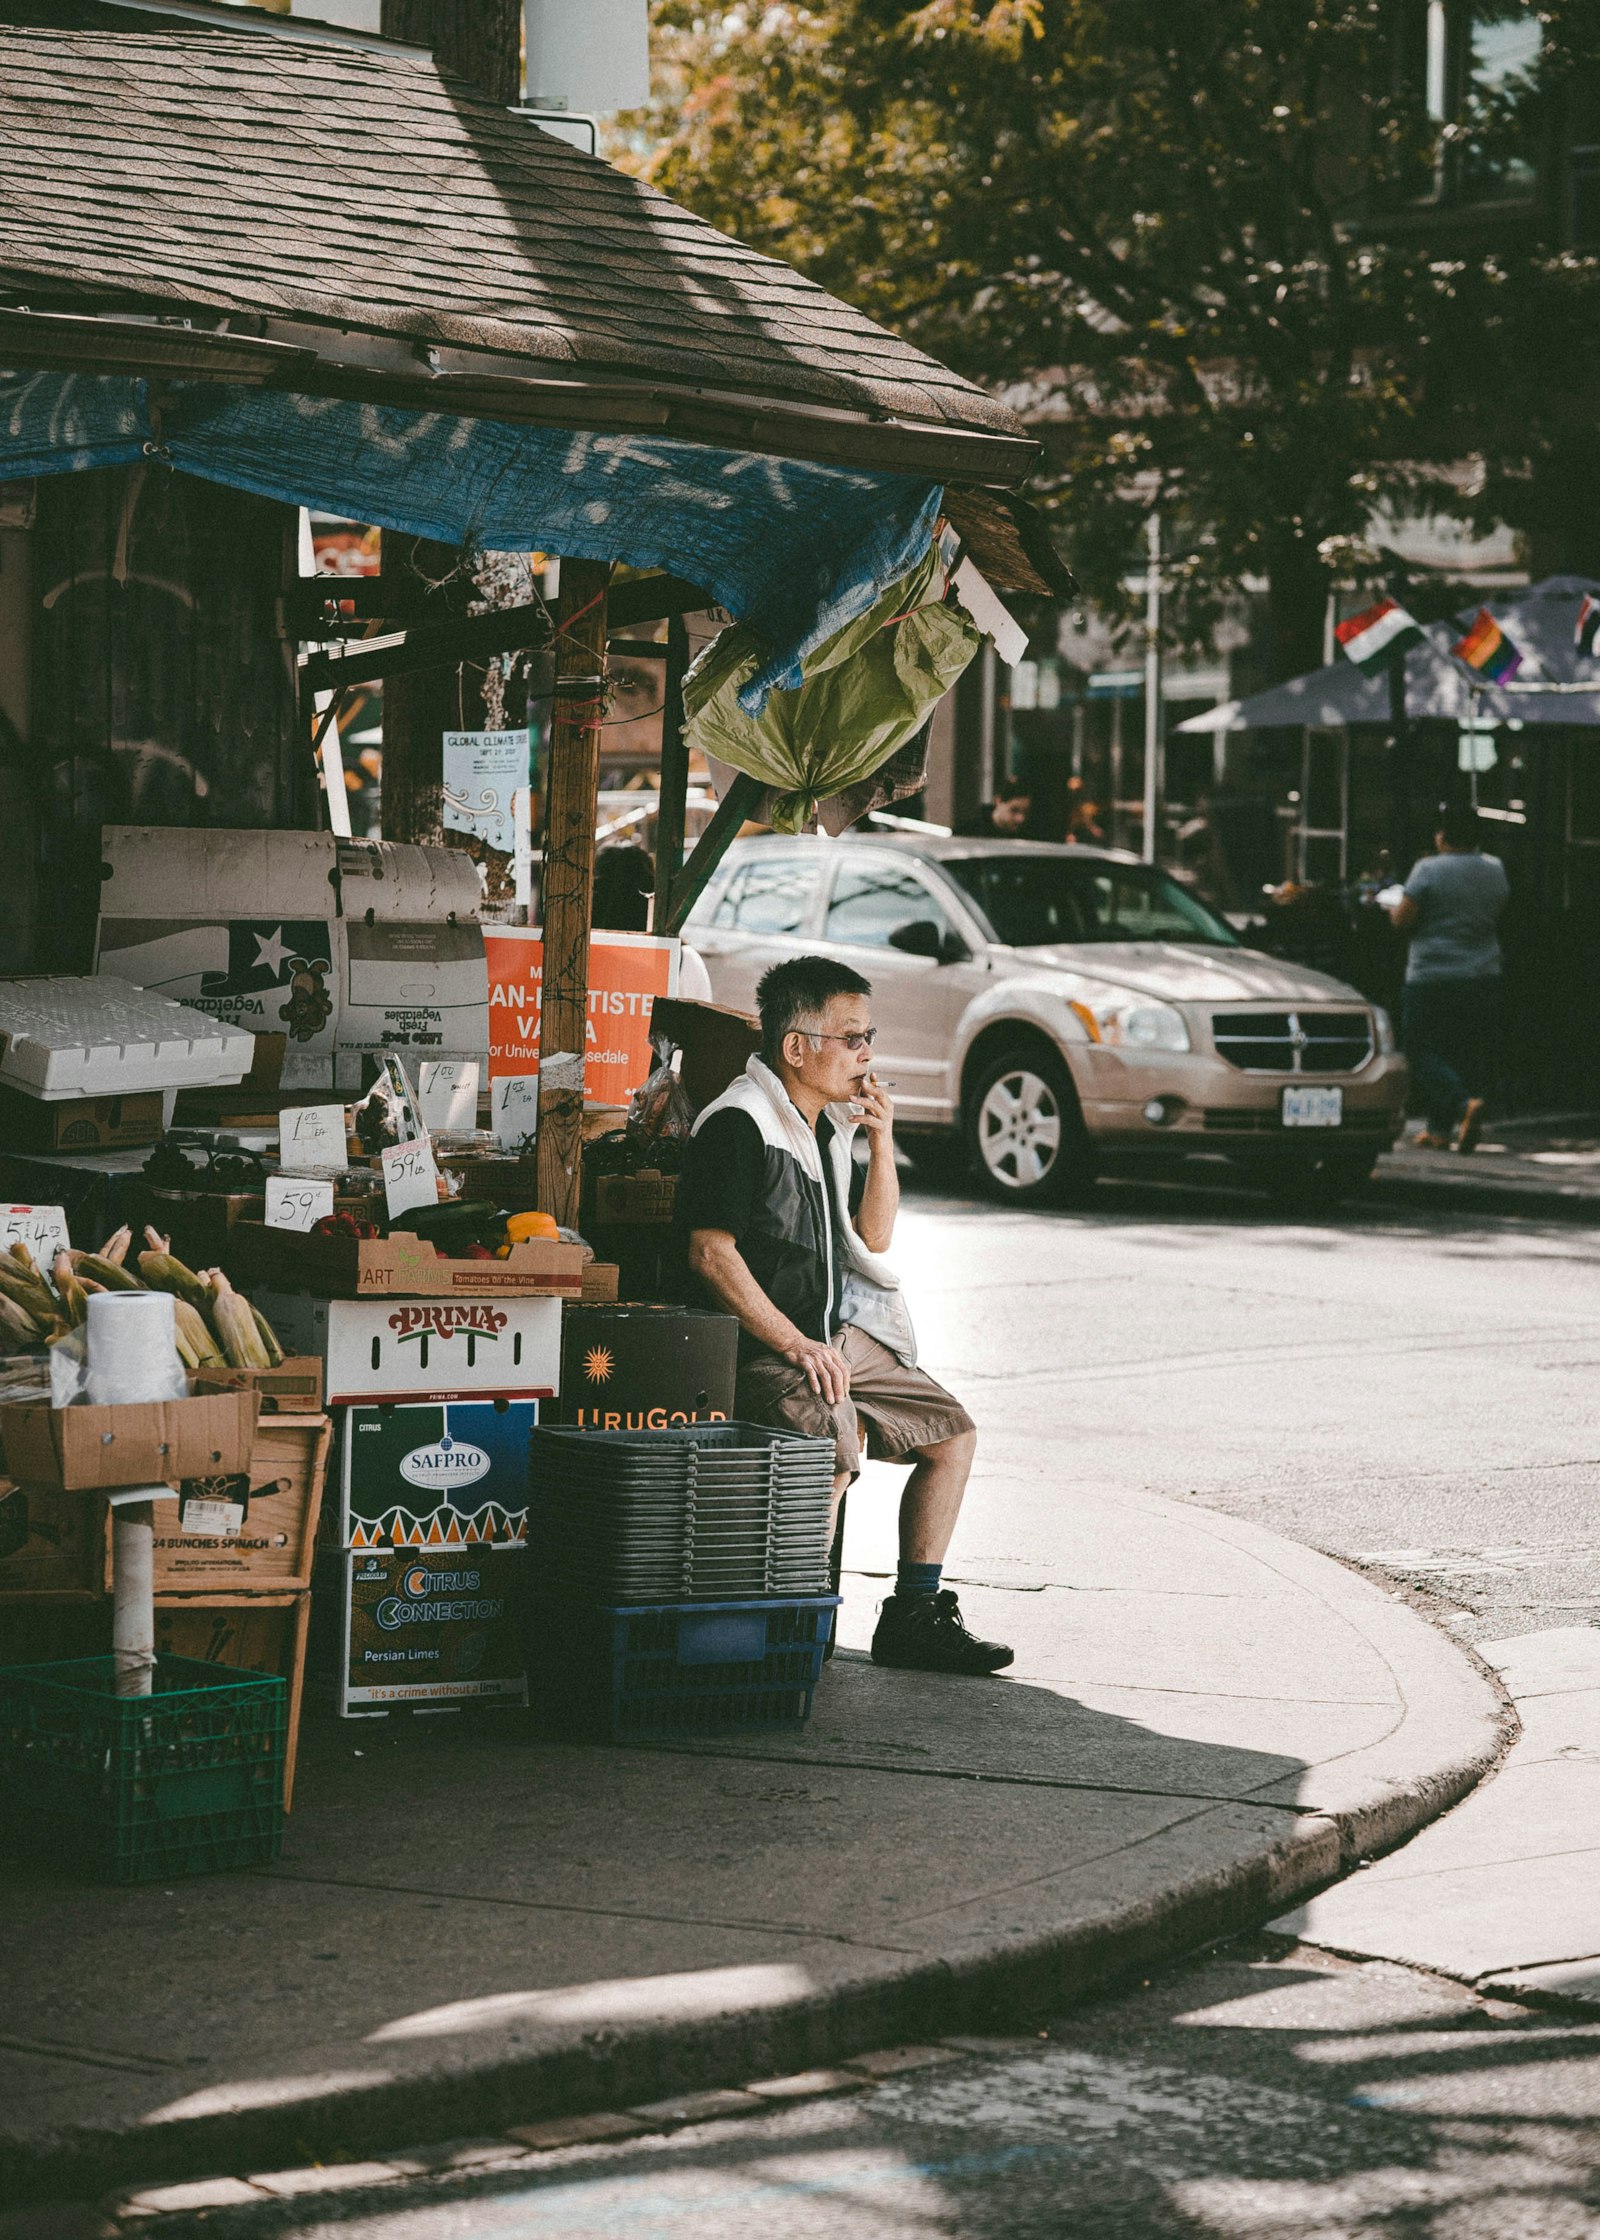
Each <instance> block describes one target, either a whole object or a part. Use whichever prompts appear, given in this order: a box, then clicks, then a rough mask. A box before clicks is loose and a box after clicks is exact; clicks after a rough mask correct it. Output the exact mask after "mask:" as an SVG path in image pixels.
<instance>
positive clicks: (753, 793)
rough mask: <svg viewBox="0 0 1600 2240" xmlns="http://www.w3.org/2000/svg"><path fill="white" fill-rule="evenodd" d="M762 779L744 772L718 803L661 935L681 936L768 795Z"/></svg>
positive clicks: (680, 877) (675, 888)
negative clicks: (741, 830) (744, 826)
mask: <svg viewBox="0 0 1600 2240" xmlns="http://www.w3.org/2000/svg"><path fill="white" fill-rule="evenodd" d="M766 790H767V789H766V787H765V786H764V785H763V784H762V783H761V780H760V779H759V778H752V777H749V776H748V775H747V774H746V773H745V772H744V771H743V770H741V771H740V773H739V775H738V776H737V777H736V778H735V779H734V781H733V783H732V785H731V786H729V788H728V790H727V792H726V793H725V794H724V795H723V797H722V799H721V800H720V801H719V802H718V803H717V813H716V815H715V816H714V817H713V818H712V820H711V822H710V823H709V824H708V825H707V826H706V828H705V830H704V832H702V833H701V835H700V837H699V839H698V840H697V841H696V842H695V850H694V854H693V855H692V856H691V857H690V858H689V860H688V862H687V863H686V864H685V865H684V867H683V869H682V871H680V872H679V874H678V877H677V880H676V881H675V883H674V885H673V889H672V907H671V909H670V910H669V911H668V912H667V922H666V924H665V925H658V926H657V928H656V931H657V932H658V933H681V932H682V931H683V921H684V919H685V918H687V917H688V915H689V912H690V911H691V910H692V909H693V908H694V906H695V904H696V903H697V902H698V901H699V899H700V897H701V896H702V895H703V894H704V893H705V890H706V888H707V886H708V885H709V883H710V880H711V874H712V872H713V871H715V870H716V868H717V865H718V864H719V863H720V862H721V861H722V859H723V857H724V856H725V855H726V854H727V852H728V850H729V848H730V847H731V846H732V844H733V842H734V841H735V840H737V839H738V837H739V827H740V826H741V825H742V824H744V823H745V822H746V821H747V819H749V818H750V817H753V816H754V815H755V813H756V811H757V809H758V808H759V807H760V806H761V803H762V800H763V799H764V797H765V795H766Z"/></svg>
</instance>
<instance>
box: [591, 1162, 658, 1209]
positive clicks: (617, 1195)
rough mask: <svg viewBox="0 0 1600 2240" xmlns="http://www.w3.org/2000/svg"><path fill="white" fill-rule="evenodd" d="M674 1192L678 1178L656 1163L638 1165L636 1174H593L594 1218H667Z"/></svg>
mask: <svg viewBox="0 0 1600 2240" xmlns="http://www.w3.org/2000/svg"><path fill="white" fill-rule="evenodd" d="M677 1196H678V1178H677V1176H676V1175H675V1174H663V1173H662V1172H661V1170H660V1168H659V1167H642V1168H641V1169H640V1170H639V1172H638V1173H637V1174H601V1175H596V1176H595V1182H594V1212H595V1219H596V1220H597V1221H670V1220H671V1219H672V1209H673V1206H674V1205H675V1203H676V1201H677Z"/></svg>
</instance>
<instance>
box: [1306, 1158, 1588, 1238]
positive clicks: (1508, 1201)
mask: <svg viewBox="0 0 1600 2240" xmlns="http://www.w3.org/2000/svg"><path fill="white" fill-rule="evenodd" d="M1350 1203H1351V1204H1353V1205H1363V1204H1365V1205H1373V1204H1383V1203H1388V1204H1390V1205H1409V1206H1417V1207H1425V1208H1428V1209H1430V1210H1433V1211H1439V1210H1441V1209H1445V1208H1449V1207H1460V1208H1461V1209H1462V1210H1464V1211H1465V1210H1472V1211H1478V1212H1483V1213H1536V1214H1539V1215H1542V1216H1544V1217H1545V1218H1547V1219H1554V1220H1557V1221H1570V1222H1572V1223H1573V1224H1574V1225H1575V1226H1586V1227H1590V1228H1593V1227H1596V1226H1600V1191H1595V1190H1589V1189H1587V1188H1584V1187H1582V1186H1580V1185H1578V1184H1576V1183H1572V1184H1568V1185H1567V1186H1566V1187H1565V1188H1563V1187H1562V1186H1561V1185H1560V1184H1559V1183H1553V1182H1547V1181H1545V1180H1543V1179H1541V1180H1539V1181H1531V1180H1526V1181H1525V1180H1519V1179H1513V1178H1512V1177H1511V1176H1509V1175H1507V1176H1505V1177H1504V1178H1503V1179H1502V1178H1500V1177H1497V1176H1494V1175H1490V1174H1481V1173H1479V1172H1463V1173H1462V1174H1460V1175H1454V1174H1452V1175H1450V1176H1449V1177H1448V1178H1447V1177H1446V1176H1444V1175H1441V1174H1428V1175H1424V1174H1416V1173H1411V1172H1407V1171H1406V1170H1405V1169H1404V1168H1403V1167H1401V1166H1399V1165H1396V1166H1394V1167H1389V1166H1386V1165H1385V1163H1384V1162H1383V1161H1382V1160H1380V1161H1379V1164H1378V1167H1377V1170H1376V1172H1375V1173H1374V1174H1373V1176H1372V1178H1371V1180H1370V1181H1368V1182H1366V1183H1364V1184H1363V1185H1362V1188H1361V1190H1360V1191H1359V1192H1358V1193H1356V1195H1355V1196H1354V1197H1353V1198H1352V1199H1351V1200H1350Z"/></svg>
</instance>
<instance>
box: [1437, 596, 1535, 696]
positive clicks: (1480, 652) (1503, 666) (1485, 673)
mask: <svg viewBox="0 0 1600 2240" xmlns="http://www.w3.org/2000/svg"><path fill="white" fill-rule="evenodd" d="M1450 651H1451V652H1452V653H1453V654H1454V655H1455V657H1456V659H1457V660H1458V661H1464V662H1465V663H1466V665H1467V667H1468V668H1469V669H1475V670H1476V671H1477V673H1478V675H1479V676H1480V677H1483V678H1485V679H1486V680H1487V681H1488V683H1490V684H1505V683H1506V682H1507V680H1508V679H1509V678H1511V677H1514V676H1515V675H1516V673H1517V671H1518V670H1519V669H1520V668H1521V667H1522V655H1521V653H1520V652H1519V651H1518V649H1517V647H1516V646H1515V645H1514V644H1513V643H1512V641H1511V639H1509V638H1508V637H1507V636H1506V634H1505V632H1504V631H1503V630H1502V629H1501V627H1500V625H1499V623H1498V622H1496V620H1495V618H1494V616H1493V615H1492V614H1491V613H1490V612H1489V610H1488V608H1487V607H1480V608H1479V609H1478V611H1477V613H1476V614H1475V615H1474V617H1473V620H1472V628H1471V629H1470V630H1469V631H1468V632H1467V634H1466V636H1465V637H1464V638H1460V639H1458V640H1457V642H1456V643H1455V644H1454V645H1453V646H1452V647H1451V648H1450Z"/></svg>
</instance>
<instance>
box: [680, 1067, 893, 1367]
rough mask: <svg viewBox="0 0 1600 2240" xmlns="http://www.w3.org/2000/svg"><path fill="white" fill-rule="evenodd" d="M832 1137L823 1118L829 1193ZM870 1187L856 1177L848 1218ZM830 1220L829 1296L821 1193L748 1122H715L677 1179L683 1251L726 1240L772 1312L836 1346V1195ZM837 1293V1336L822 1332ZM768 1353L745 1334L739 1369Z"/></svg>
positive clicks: (746, 1118)
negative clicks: (700, 1240) (712, 1235)
mask: <svg viewBox="0 0 1600 2240" xmlns="http://www.w3.org/2000/svg"><path fill="white" fill-rule="evenodd" d="M833 1135H834V1125H833V1122H832V1120H831V1119H830V1118H829V1117H828V1115H827V1113H823V1114H822V1115H821V1117H820V1118H819V1119H818V1121H817V1148H818V1149H819V1151H820V1152H821V1154H822V1171H823V1173H824V1174H825V1175H827V1176H828V1177H829V1178H830V1184H831V1178H832V1164H831V1156H830V1146H831V1144H832V1140H833ZM866 1183H867V1178H866V1170H865V1169H864V1168H863V1167H860V1166H856V1167H855V1168H853V1170H852V1173H851V1181H850V1205H849V1212H850V1214H854V1213H855V1212H856V1211H857V1209H858V1208H859V1207H860V1204H861V1198H862V1194H863V1192H864V1191H865V1189H866ZM829 1213H830V1216H831V1218H830V1220H829V1223H828V1232H829V1233H830V1234H831V1237H832V1242H833V1265H832V1270H831V1274H832V1283H831V1286H830V1283H829V1274H830V1270H829V1267H828V1263H827V1259H826V1257H825V1248H824V1243H823V1236H824V1231H823V1222H822V1204H821V1198H820V1195H819V1193H818V1190H817V1186H816V1184H815V1183H814V1182H813V1181H812V1179H811V1177H810V1176H809V1175H808V1174H806V1173H805V1171H804V1170H803V1169H802V1168H801V1167H800V1166H799V1164H798V1163H797V1161H796V1160H795V1159H794V1158H793V1157H792V1156H791V1155H790V1154H789V1153H788V1152H787V1151H775V1150H773V1149H772V1148H771V1147H770V1146H769V1145H768V1144H766V1143H765V1142H764V1141H763V1140H762V1135H761V1130H760V1129H759V1128H758V1127H757V1126H756V1123H755V1121H754V1120H753V1119H752V1118H751V1117H750V1115H749V1113H747V1112H738V1111H735V1110H732V1109H730V1110H728V1111H725V1112H714V1113H713V1114H712V1115H711V1117H710V1119H709V1120H707V1122H706V1123H705V1125H704V1127H702V1128H700V1129H699V1130H698V1131H697V1133H696V1134H695V1135H694V1137H693V1138H692V1139H691V1141H690V1143H689V1147H688V1150H687V1153H686V1155H685V1158H684V1164H683V1172H682V1173H681V1175H680V1176H679V1178H678V1192H677V1203H676V1220H677V1227H678V1231H679V1234H680V1236H681V1238H682V1240H683V1243H684V1245H685V1248H687V1244H688V1238H689V1232H690V1231H691V1230H694V1229H724V1230H726V1231H727V1232H728V1234H729V1235H730V1236H731V1237H732V1238H733V1240H734V1243H735V1244H736V1245H737V1246H738V1247H739V1252H740V1256H741V1257H742V1259H743V1260H744V1263H745V1265H746V1267H747V1268H748V1269H749V1270H750V1273H751V1274H752V1275H753V1276H754V1278H755V1280H756V1282H757V1283H758V1284H760V1286H761V1288H762V1290H763V1291H764V1292H765V1293H766V1295H767V1297H768V1298H769V1299H770V1300H771V1301H772V1303H773V1305H774V1306H775V1307H777V1308H778V1309H779V1310H780V1311H781V1312H782V1313H784V1314H786V1315H787V1316H788V1317H789V1319H790V1320H791V1322H793V1323H795V1324H796V1325H797V1327H798V1328H800V1329H801V1330H803V1331H804V1332H805V1333H806V1335H807V1336H808V1337H814V1338H821V1337H825V1336H827V1337H831V1336H832V1334H833V1329H835V1328H837V1326H838V1303H839V1298H840V1293H841V1285H842V1278H843V1272H844V1252H843V1246H842V1243H841V1240H840V1229H841V1226H842V1217H841V1214H840V1211H839V1208H838V1206H837V1203H836V1201H835V1199H834V1198H833V1195H832V1193H831V1191H830V1204H829ZM844 1218H847V1216H846V1217H844ZM689 1287H690V1290H691V1292H692V1293H694V1294H697V1295H698V1297H699V1300H700V1303H702V1304H704V1305H706V1306H708V1307H712V1308H715V1309H717V1310H718V1311H720V1312H726V1309H725V1308H724V1307H723V1305H722V1302H721V1300H719V1299H718V1298H716V1297H715V1296H714V1295H713V1294H712V1293H711V1292H710V1291H709V1290H708V1289H707V1288H706V1286H704V1285H703V1284H700V1283H698V1282H697V1281H696V1279H695V1278H694V1277H693V1276H691V1277H690V1278H689ZM830 1290H831V1295H832V1300H833V1314H832V1317H831V1327H830V1328H829V1329H827V1330H826V1331H825V1330H824V1328H823V1323H824V1320H825V1319H828V1317H827V1306H828V1299H829V1295H830ZM764 1350H765V1349H764V1348H763V1347H762V1346H761V1345H760V1344H758V1342H757V1341H756V1340H755V1339H754V1338H752V1337H750V1336H749V1334H748V1333H747V1332H745V1331H741V1332H740V1334H739V1352H740V1358H741V1359H743V1360H748V1359H749V1358H750V1357H751V1355H753V1354H758V1353H761V1352H763V1351H764Z"/></svg>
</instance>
